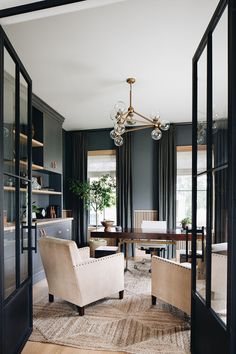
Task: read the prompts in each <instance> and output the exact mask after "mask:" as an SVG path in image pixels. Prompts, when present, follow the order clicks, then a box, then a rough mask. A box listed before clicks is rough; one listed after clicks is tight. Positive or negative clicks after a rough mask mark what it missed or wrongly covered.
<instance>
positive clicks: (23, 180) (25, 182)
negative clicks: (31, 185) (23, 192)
mask: <svg viewBox="0 0 236 354" xmlns="http://www.w3.org/2000/svg"><path fill="white" fill-rule="evenodd" d="M20 175H21V177H22V178H21V180H20V186H21V188H27V186H28V180H27V174H26V173H25V172H22V173H21V174H20Z"/></svg>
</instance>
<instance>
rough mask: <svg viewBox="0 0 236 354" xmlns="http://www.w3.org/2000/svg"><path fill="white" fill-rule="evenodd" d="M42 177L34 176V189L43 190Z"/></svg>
mask: <svg viewBox="0 0 236 354" xmlns="http://www.w3.org/2000/svg"><path fill="white" fill-rule="evenodd" d="M40 177H41V176H33V177H32V189H41V187H42V186H41V184H40V183H39V180H40Z"/></svg>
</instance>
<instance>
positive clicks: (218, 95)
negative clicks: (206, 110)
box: [212, 9, 228, 168]
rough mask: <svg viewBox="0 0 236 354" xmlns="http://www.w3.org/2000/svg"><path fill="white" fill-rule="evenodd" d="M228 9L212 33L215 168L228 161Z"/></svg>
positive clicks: (213, 154)
mask: <svg viewBox="0 0 236 354" xmlns="http://www.w3.org/2000/svg"><path fill="white" fill-rule="evenodd" d="M227 28H228V11H227V9H226V10H225V11H224V13H223V15H222V16H221V19H220V21H219V23H218V25H217V27H216V29H215V30H214V32H213V34H212V52H213V53H212V54H213V57H212V72H213V80H212V86H213V87H212V99H213V103H212V107H213V122H212V160H213V168H214V167H219V166H222V165H224V164H226V163H227V162H228V142H227V136H228V76H227V73H228V50H227V46H228V31H227Z"/></svg>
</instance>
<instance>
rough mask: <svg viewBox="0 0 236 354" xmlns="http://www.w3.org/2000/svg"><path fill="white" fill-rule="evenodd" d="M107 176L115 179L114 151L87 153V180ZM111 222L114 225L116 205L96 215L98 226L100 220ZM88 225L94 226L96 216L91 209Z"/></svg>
mask: <svg viewBox="0 0 236 354" xmlns="http://www.w3.org/2000/svg"><path fill="white" fill-rule="evenodd" d="M107 174H109V175H110V176H111V177H114V178H116V152H115V150H99V151H89V152H88V180H89V181H90V182H92V181H94V180H98V179H99V177H101V176H103V175H107ZM104 219H106V220H113V221H114V224H116V205H114V206H112V207H110V208H106V209H105V210H104V211H103V212H101V213H99V214H98V225H99V224H100V222H101V221H102V220H104ZM89 225H93V226H95V225H96V214H95V211H94V210H93V209H92V208H91V209H90V211H89Z"/></svg>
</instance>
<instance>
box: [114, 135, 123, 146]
mask: <svg viewBox="0 0 236 354" xmlns="http://www.w3.org/2000/svg"><path fill="white" fill-rule="evenodd" d="M123 142H124V140H123V138H122V136H119V135H118V136H117V137H116V138H115V139H114V143H115V145H116V146H122V145H123Z"/></svg>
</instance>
